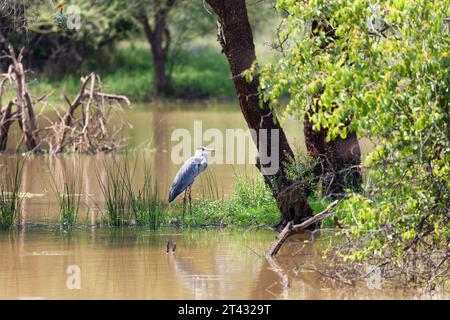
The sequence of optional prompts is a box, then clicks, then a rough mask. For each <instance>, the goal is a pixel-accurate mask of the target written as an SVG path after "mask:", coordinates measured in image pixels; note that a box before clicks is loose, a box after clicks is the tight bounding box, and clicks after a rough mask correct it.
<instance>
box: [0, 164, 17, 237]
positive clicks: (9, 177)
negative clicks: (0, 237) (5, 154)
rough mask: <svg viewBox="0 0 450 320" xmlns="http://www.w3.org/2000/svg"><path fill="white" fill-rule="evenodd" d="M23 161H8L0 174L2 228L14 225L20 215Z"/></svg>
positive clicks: (0, 218) (0, 221)
mask: <svg viewBox="0 0 450 320" xmlns="http://www.w3.org/2000/svg"><path fill="white" fill-rule="evenodd" d="M22 168H23V161H21V160H19V161H17V162H16V163H14V164H13V163H7V164H6V165H5V166H4V167H3V168H2V171H1V175H0V179H1V181H0V229H9V228H11V227H13V226H14V224H15V222H16V219H17V218H18V217H19V216H20V210H21V206H20V203H21V199H22V198H21V197H20V192H19V189H20V185H21V180H22Z"/></svg>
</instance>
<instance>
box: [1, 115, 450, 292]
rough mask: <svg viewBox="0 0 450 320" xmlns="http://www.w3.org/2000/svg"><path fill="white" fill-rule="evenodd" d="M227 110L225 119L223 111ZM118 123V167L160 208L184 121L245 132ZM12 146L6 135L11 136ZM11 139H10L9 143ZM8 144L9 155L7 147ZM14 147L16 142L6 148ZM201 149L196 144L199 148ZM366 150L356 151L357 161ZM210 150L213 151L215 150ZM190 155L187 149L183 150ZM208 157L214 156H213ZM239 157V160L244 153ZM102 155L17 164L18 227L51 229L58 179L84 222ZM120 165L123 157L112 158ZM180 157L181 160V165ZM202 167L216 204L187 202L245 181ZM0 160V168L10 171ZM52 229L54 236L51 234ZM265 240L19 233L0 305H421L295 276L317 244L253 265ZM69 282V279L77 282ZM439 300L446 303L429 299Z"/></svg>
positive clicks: (222, 122)
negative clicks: (147, 187) (150, 188)
mask: <svg viewBox="0 0 450 320" xmlns="http://www.w3.org/2000/svg"><path fill="white" fill-rule="evenodd" d="M232 110H235V109H232ZM123 117H124V119H126V120H127V121H128V122H130V123H132V124H133V127H132V128H129V129H127V136H128V141H127V143H128V145H129V146H130V148H131V149H133V150H132V151H130V154H129V157H128V161H131V162H132V163H134V161H136V159H137V171H136V172H137V174H136V181H135V184H136V185H139V184H141V183H142V175H140V174H139V172H142V171H143V169H144V167H143V166H144V165H146V166H147V167H148V168H150V170H151V172H152V174H153V176H154V177H156V178H157V180H158V184H159V190H160V194H161V197H162V198H164V199H165V198H166V195H167V190H168V188H169V186H170V184H171V181H172V179H173V177H174V175H175V173H176V171H177V170H178V168H179V165H178V164H174V163H173V162H172V161H171V150H172V147H173V146H174V145H175V144H176V143H177V142H174V141H171V135H172V132H173V131H174V130H175V129H178V128H185V129H187V130H188V131H189V132H190V133H193V131H194V121H202V126H203V131H204V130H206V129H208V128H216V129H219V131H220V132H222V133H225V130H226V129H239V128H246V124H245V122H244V120H243V118H242V115H241V114H240V112H239V111H237V110H235V111H230V110H229V108H228V110H217V111H205V110H199V109H194V110H191V109H186V110H184V109H181V111H180V110H177V111H170V112H161V111H151V110H146V109H145V108H141V109H138V110H133V111H127V112H126V113H124V115H123ZM286 131H287V135H288V139H289V140H290V143H291V145H292V146H293V147H294V149H296V150H299V151H302V150H304V143H303V139H302V127H301V124H300V123H299V122H298V121H294V120H291V121H288V122H287V124H286ZM12 136H13V137H14V132H13V133H12ZM16 138H17V135H16ZM13 140H14V139H12V140H11V144H10V146H9V149H10V150H11V149H12V150H13V149H14V146H15V141H13ZM16 141H17V140H16ZM208 142H209V141H204V142H202V144H205V145H207V144H209V143H208ZM368 145H369V144H368V143H366V142H364V141H361V146H362V149H363V153H364V154H365V153H367V149H368V148H369V147H368ZM215 147H216V148H218V146H217V145H216V146H215ZM192 148H194V146H193V147H192ZM218 149H219V150H218V152H217V155H218V156H219V157H220V156H221V150H220V148H218ZM247 151H248V150H246V152H247ZM111 157H112V156H111V155H97V156H77V155H64V156H60V157H42V156H41V157H26V158H25V163H24V169H23V181H22V191H24V192H27V194H26V197H25V198H24V199H23V202H22V206H23V207H22V217H21V219H22V222H23V223H32V224H34V223H48V222H50V223H53V222H56V221H57V219H58V203H57V201H56V196H55V190H54V189H55V188H54V185H53V182H52V181H53V179H54V180H55V181H56V184H57V185H60V184H61V181H62V179H63V177H64V176H65V175H76V176H78V177H81V179H82V181H83V183H82V189H81V192H80V194H81V195H80V196H81V201H82V205H83V209H82V212H83V214H88V215H89V216H88V221H91V222H94V221H95V220H98V219H99V218H100V216H101V213H102V210H103V206H104V203H103V202H102V197H101V192H100V188H99V185H98V182H97V179H96V175H97V174H98V175H100V176H102V177H104V175H105V170H104V164H105V163H107V162H108V161H110V160H111ZM116 157H117V158H118V160H119V161H124V157H123V155H116ZM186 157H187V155H186ZM248 159H249V158H248V157H247V158H246V161H247V164H239V165H232V164H212V165H210V166H209V168H208V170H210V173H211V175H212V176H213V177H215V183H216V185H217V187H218V194H216V195H209V194H204V191H203V190H205V188H204V184H205V183H206V181H205V180H204V179H200V180H199V181H198V182H196V184H195V185H194V188H193V195H194V197H197V198H198V197H201V196H205V197H217V196H218V197H223V198H226V197H227V196H228V195H229V194H230V192H231V191H232V185H233V180H234V175H235V173H243V172H245V173H246V174H249V175H254V174H256V173H255V169H254V166H253V165H252V164H248ZM15 160H16V158H15V157H13V156H8V155H2V156H0V165H1V166H4V165H6V164H7V163H9V162H8V161H15ZM52 177H53V178H52ZM55 229H56V230H55ZM274 236H275V233H274V232H272V231H248V232H243V231H242V230H241V231H229V230H228V231H227V230H226V231H220V230H216V229H215V230H209V231H205V230H194V231H183V232H182V233H180V232H178V231H176V230H174V229H169V230H165V231H159V232H152V231H149V230H146V229H145V228H125V229H109V228H100V229H96V228H92V229H90V228H88V229H80V230H74V231H70V232H61V231H59V230H57V228H53V229H52V228H51V227H27V228H25V229H22V230H20V231H17V230H16V231H11V232H0V299H5V298H8V299H56V298H64V299H73V298H74V299H77V298H88V299H91V298H92V299H94V298H100V299H104V298H106V299H119V298H124V299H164V298H171V299H198V298H208V299H222V298H223V299H290V298H292V299H328V298H339V299H358V298H421V297H423V296H421V295H420V293H419V292H413V291H403V290H392V289H389V288H388V287H383V288H382V290H372V289H370V288H368V287H367V286H366V285H365V284H364V283H362V284H360V285H358V286H357V287H356V288H354V287H349V286H346V285H342V284H339V283H333V282H331V281H330V280H329V279H326V278H323V277H322V276H320V274H319V273H317V272H314V271H309V272H306V271H299V268H298V266H301V265H304V264H305V263H307V264H309V265H311V264H313V265H314V263H315V261H316V260H317V257H319V256H320V244H318V243H316V244H313V245H312V244H307V245H304V244H303V240H304V239H293V240H292V241H291V242H289V244H288V245H286V246H285V247H283V249H282V251H281V252H280V255H279V257H278V258H277V260H276V261H268V260H266V259H264V258H261V257H260V256H259V255H260V254H262V253H263V252H264V251H265V250H266V249H267V247H268V245H269V243H270V242H271V241H272V240H273V238H274ZM169 240H170V241H172V242H174V243H176V245H177V247H176V251H175V253H174V254H166V244H167V241H169ZM68 268H76V270H75V269H69V271H70V270H75V271H78V270H79V271H80V274H79V275H80V278H79V280H80V284H81V289H79V290H78V289H72V290H70V289H68V286H67V281H68V277H69V274H68V273H67V271H68ZM77 279H78V278H77ZM437 297H438V298H439V297H448V296H439V295H438V296H437Z"/></svg>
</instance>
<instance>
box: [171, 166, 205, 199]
mask: <svg viewBox="0 0 450 320" xmlns="http://www.w3.org/2000/svg"><path fill="white" fill-rule="evenodd" d="M199 173H200V163H198V162H196V161H194V160H193V159H192V158H191V159H189V160H187V161H186V162H185V163H184V164H183V166H181V168H180V170H178V172H177V174H176V176H175V179H174V180H173V183H172V187H171V188H170V192H169V203H170V202H172V201H173V200H174V199H175V198H176V197H177V196H178V195H179V194H180V193H182V192H183V191H184V190H185V189H186V188H187V187H188V186H189V185H191V184H192V183H193V182H194V180H195V178H196V177H197V176H198V174H199Z"/></svg>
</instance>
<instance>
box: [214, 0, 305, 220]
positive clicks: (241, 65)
mask: <svg viewBox="0 0 450 320" xmlns="http://www.w3.org/2000/svg"><path fill="white" fill-rule="evenodd" d="M207 2H208V3H209V4H210V6H211V7H212V9H213V10H214V12H215V13H216V14H217V16H218V20H219V21H218V22H219V33H218V40H219V42H220V44H221V45H222V49H223V52H224V53H225V55H226V57H227V59H228V62H229V64H230V68H231V74H232V78H233V83H234V87H235V89H236V93H237V96H238V98H239V103H240V107H241V111H242V114H243V115H244V118H245V120H246V122H247V124H248V126H249V128H250V129H253V130H255V132H256V133H257V134H256V136H255V137H254V142H255V144H256V146H257V148H258V151H259V155H260V160H264V159H263V156H261V155H262V154H264V153H265V152H266V151H268V152H278V156H279V170H278V171H277V172H276V173H274V174H272V175H267V174H265V173H267V169H268V166H270V165H271V164H264V162H265V161H261V162H260V163H259V164H258V165H257V166H258V169H259V170H260V171H261V172H262V173H263V174H264V179H265V182H266V184H267V185H268V186H269V187H270V188H271V190H272V191H273V193H274V196H275V197H276V200H277V204H278V207H279V208H280V211H281V214H282V219H281V222H280V224H279V225H278V227H280V228H281V227H282V226H284V225H285V224H286V223H287V222H288V221H293V222H294V223H298V222H300V221H301V220H303V219H304V218H306V217H309V216H310V215H311V214H312V211H311V209H310V207H309V206H308V203H307V202H306V199H305V198H304V196H303V194H302V193H301V192H300V187H301V185H300V184H299V183H296V184H293V181H290V180H289V179H288V178H287V177H286V172H285V164H286V163H287V162H288V161H291V160H292V159H293V158H294V155H293V152H292V150H291V148H290V146H289V143H288V141H287V139H286V136H285V134H284V131H283V129H282V128H281V127H280V125H279V122H275V121H274V117H273V115H272V112H271V110H270V108H269V106H268V105H267V104H262V105H260V99H259V89H258V87H259V79H258V78H257V77H255V78H253V80H252V81H251V82H248V81H246V79H245V78H244V76H243V72H244V71H245V70H247V69H249V68H251V66H252V64H253V63H254V62H255V61H256V54H255V46H254V43H253V34H252V30H251V27H250V23H249V20H248V16H247V8H246V4H245V0H207ZM261 130H267V139H260V135H259V134H258V133H260V132H261ZM274 134H278V148H276V147H275V146H272V135H274ZM264 140H265V141H264Z"/></svg>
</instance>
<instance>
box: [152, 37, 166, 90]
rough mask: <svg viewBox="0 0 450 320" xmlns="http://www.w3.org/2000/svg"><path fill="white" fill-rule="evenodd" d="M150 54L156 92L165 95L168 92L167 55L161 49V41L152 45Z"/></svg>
mask: <svg viewBox="0 0 450 320" xmlns="http://www.w3.org/2000/svg"><path fill="white" fill-rule="evenodd" d="M152 56H153V73H154V77H155V87H156V92H157V93H158V94H159V95H167V94H168V93H169V81H168V77H167V73H166V62H167V61H166V60H167V57H166V55H165V54H164V52H163V50H162V47H161V43H157V44H154V45H152Z"/></svg>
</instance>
